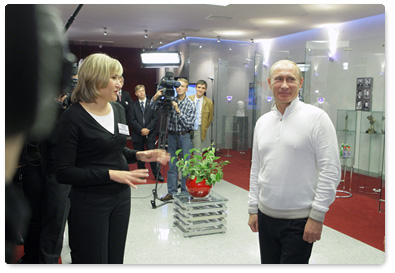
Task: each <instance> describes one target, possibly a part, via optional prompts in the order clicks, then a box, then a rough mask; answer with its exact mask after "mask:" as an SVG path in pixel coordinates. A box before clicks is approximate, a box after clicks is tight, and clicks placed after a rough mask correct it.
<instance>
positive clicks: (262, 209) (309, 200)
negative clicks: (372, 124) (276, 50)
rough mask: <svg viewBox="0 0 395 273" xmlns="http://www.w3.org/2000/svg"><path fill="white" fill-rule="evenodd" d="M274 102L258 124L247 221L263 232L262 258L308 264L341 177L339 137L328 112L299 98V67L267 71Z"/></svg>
mask: <svg viewBox="0 0 395 273" xmlns="http://www.w3.org/2000/svg"><path fill="white" fill-rule="evenodd" d="M268 83H269V86H270V88H271V90H272V91H273V95H274V98H275V104H274V106H273V107H272V110H271V112H269V113H267V114H265V115H263V116H262V117H260V118H259V119H258V121H257V123H256V126H255V131H254V138H253V150H252V164H251V173H250V190H249V202H248V212H249V214H250V217H249V221H248V225H249V226H250V228H251V230H252V231H253V232H259V245H260V255H261V263H265V264H276V263H293V264H299V263H308V261H309V258H310V255H311V251H312V247H313V243H314V242H316V241H318V240H320V239H321V233H322V226H323V222H324V218H325V213H326V212H327V211H328V210H329V206H330V205H331V204H332V202H333V201H334V200H335V195H336V188H337V186H338V184H339V181H340V172H341V170H340V160H339V155H338V149H337V147H338V145H337V137H336V131H335V129H334V126H333V124H332V122H331V120H330V118H329V117H328V115H327V114H326V113H325V112H324V111H323V110H321V109H319V108H317V107H315V106H312V105H309V104H305V103H303V102H301V101H299V99H298V91H299V89H300V88H302V84H303V77H302V73H301V71H300V69H299V67H298V66H297V65H296V64H295V63H294V62H291V61H288V60H281V61H278V62H276V63H275V64H273V66H272V67H271V69H270V71H269V78H268Z"/></svg>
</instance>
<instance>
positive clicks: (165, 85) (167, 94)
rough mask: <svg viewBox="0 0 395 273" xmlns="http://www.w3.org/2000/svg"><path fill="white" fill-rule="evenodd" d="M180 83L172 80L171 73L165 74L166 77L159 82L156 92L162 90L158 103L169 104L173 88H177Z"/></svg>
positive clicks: (172, 95)
mask: <svg viewBox="0 0 395 273" xmlns="http://www.w3.org/2000/svg"><path fill="white" fill-rule="evenodd" d="M180 85H181V83H180V82H179V81H176V80H174V78H173V72H170V71H168V72H166V75H165V76H164V77H163V78H162V79H161V80H160V82H159V86H158V90H161V89H164V91H163V95H162V96H161V97H159V100H160V101H163V102H171V101H172V99H173V97H174V87H176V88H177V87H179V86H180Z"/></svg>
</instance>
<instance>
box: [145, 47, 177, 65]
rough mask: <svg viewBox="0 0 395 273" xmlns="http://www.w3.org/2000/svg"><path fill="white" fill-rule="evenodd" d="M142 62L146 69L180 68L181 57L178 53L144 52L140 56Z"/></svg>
mask: <svg viewBox="0 0 395 273" xmlns="http://www.w3.org/2000/svg"><path fill="white" fill-rule="evenodd" d="M140 56H141V62H142V64H143V67H145V68H158V67H179V66H180V64H181V55H180V53H179V52H177V51H171V52H158V51H151V52H144V53H141V54H140Z"/></svg>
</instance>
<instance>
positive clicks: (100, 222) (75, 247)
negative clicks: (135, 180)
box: [69, 187, 130, 264]
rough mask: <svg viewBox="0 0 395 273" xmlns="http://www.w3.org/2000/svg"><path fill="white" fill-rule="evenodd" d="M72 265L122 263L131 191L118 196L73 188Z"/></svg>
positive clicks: (70, 232) (71, 214) (127, 189)
mask: <svg viewBox="0 0 395 273" xmlns="http://www.w3.org/2000/svg"><path fill="white" fill-rule="evenodd" d="M70 205H71V209H70V216H69V234H70V249H71V258H72V263H75V264H107V263H108V264H122V263H123V256H124V252H125V243H126V235H127V230H128V225H129V216H130V188H129V187H128V188H126V189H124V190H122V191H120V192H118V193H113V194H110V193H108V194H107V193H101V194H98V193H88V192H82V191H79V190H78V189H74V188H72V189H71V194H70Z"/></svg>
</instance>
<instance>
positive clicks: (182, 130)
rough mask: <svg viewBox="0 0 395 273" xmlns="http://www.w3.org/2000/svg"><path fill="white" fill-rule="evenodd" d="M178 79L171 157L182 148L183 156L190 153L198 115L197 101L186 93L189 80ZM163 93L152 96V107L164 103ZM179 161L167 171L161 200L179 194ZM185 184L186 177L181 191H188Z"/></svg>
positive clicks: (170, 136)
mask: <svg viewBox="0 0 395 273" xmlns="http://www.w3.org/2000/svg"><path fill="white" fill-rule="evenodd" d="M178 81H179V82H180V84H181V85H180V86H179V87H177V88H176V91H177V97H176V98H174V100H173V101H171V104H172V108H171V110H170V112H169V125H168V152H169V153H170V156H171V158H172V157H174V156H176V151H177V150H178V149H182V153H181V154H180V156H182V157H183V156H184V154H185V153H189V150H190V149H192V148H193V145H192V140H191V135H190V132H191V131H193V126H194V122H195V116H196V107H195V103H194V102H192V101H191V100H190V99H189V98H188V97H186V95H185V94H186V92H187V90H188V85H189V82H188V81H187V80H186V79H183V78H180V79H178ZM162 93H163V90H159V91H158V92H156V94H155V95H154V96H153V97H152V100H151V108H152V109H158V108H160V107H161V106H162V105H163V101H160V100H158V98H159V97H161V96H162V95H163V94H162ZM177 161H178V160H174V161H173V163H171V162H170V165H169V171H168V172H167V194H166V195H165V196H163V197H162V198H161V199H160V200H161V201H169V200H171V199H173V196H174V195H175V194H177V183H178V171H177V166H176V163H177ZM185 184H186V177H183V178H182V180H181V193H187V191H186V186H185Z"/></svg>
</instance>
